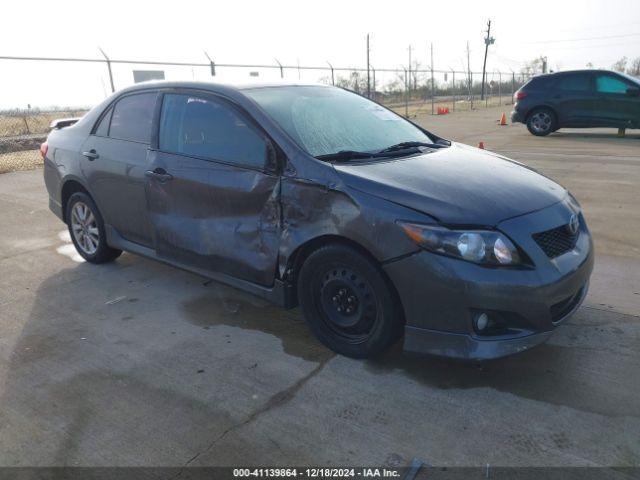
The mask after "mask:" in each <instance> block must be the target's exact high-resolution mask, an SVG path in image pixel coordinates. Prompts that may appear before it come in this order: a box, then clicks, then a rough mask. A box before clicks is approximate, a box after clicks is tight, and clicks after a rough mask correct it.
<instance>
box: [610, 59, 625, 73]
mask: <svg viewBox="0 0 640 480" xmlns="http://www.w3.org/2000/svg"><path fill="white" fill-rule="evenodd" d="M627 61H628V59H627V57H622V58H621V59H620V60H618V61H617V62H616V63H614V64H613V65H611V70H615V71H616V72H623V73H624V71H625V70H626V69H627Z"/></svg>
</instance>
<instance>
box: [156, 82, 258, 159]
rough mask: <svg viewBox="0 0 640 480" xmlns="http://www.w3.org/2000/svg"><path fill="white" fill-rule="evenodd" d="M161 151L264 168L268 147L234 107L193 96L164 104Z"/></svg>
mask: <svg viewBox="0 0 640 480" xmlns="http://www.w3.org/2000/svg"><path fill="white" fill-rule="evenodd" d="M160 149H161V150H163V151H165V152H172V153H178V154H182V155H189V156H195V157H203V158H207V159H212V160H220V161H223V162H226V163H232V164H237V165H241V166H249V167H256V168H263V167H264V165H265V161H266V152H267V144H266V142H265V139H264V137H263V136H262V135H261V134H260V133H258V132H257V131H256V130H255V129H254V128H253V127H251V126H250V125H249V124H248V123H247V122H246V121H245V120H244V119H243V118H242V117H240V115H238V113H236V112H235V111H234V110H233V109H232V108H231V107H229V106H227V105H225V104H223V103H221V102H216V101H214V100H210V99H205V98H200V97H196V96H193V95H175V94H167V95H165V96H164V101H163V103H162V117H161V120H160Z"/></svg>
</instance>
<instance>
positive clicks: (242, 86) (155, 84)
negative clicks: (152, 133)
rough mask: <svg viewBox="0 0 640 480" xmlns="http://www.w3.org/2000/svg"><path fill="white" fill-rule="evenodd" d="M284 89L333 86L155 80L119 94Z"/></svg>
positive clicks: (321, 84) (128, 88) (304, 83)
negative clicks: (178, 90) (180, 89)
mask: <svg viewBox="0 0 640 480" xmlns="http://www.w3.org/2000/svg"><path fill="white" fill-rule="evenodd" d="M284 87H325V88H330V87H331V85H325V84H323V83H312V82H288V81H280V82H254V83H226V82H216V81H211V82H202V81H172V80H153V81H148V82H142V83H137V84H135V85H132V86H129V87H126V88H123V89H122V90H120V91H118V92H117V93H118V94H121V93H124V92H135V91H137V90H148V89H152V88H192V89H196V90H210V91H212V92H219V93H222V92H229V91H235V92H241V91H243V90H252V89H257V88H284Z"/></svg>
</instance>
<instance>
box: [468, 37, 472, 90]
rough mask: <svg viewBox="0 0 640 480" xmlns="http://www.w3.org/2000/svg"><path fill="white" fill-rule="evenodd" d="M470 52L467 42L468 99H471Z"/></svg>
mask: <svg viewBox="0 0 640 480" xmlns="http://www.w3.org/2000/svg"><path fill="white" fill-rule="evenodd" d="M471 82H472V79H471V51H470V50H469V41H468V40H467V89H468V90H469V99H471V98H472V97H471V93H472V92H471V89H472V87H473V86H472V85H471Z"/></svg>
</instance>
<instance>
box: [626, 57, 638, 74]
mask: <svg viewBox="0 0 640 480" xmlns="http://www.w3.org/2000/svg"><path fill="white" fill-rule="evenodd" d="M627 73H628V74H629V75H633V76H634V77H640V57H636V58H635V59H634V60H632V61H631V64H630V65H629V67H627Z"/></svg>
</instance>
